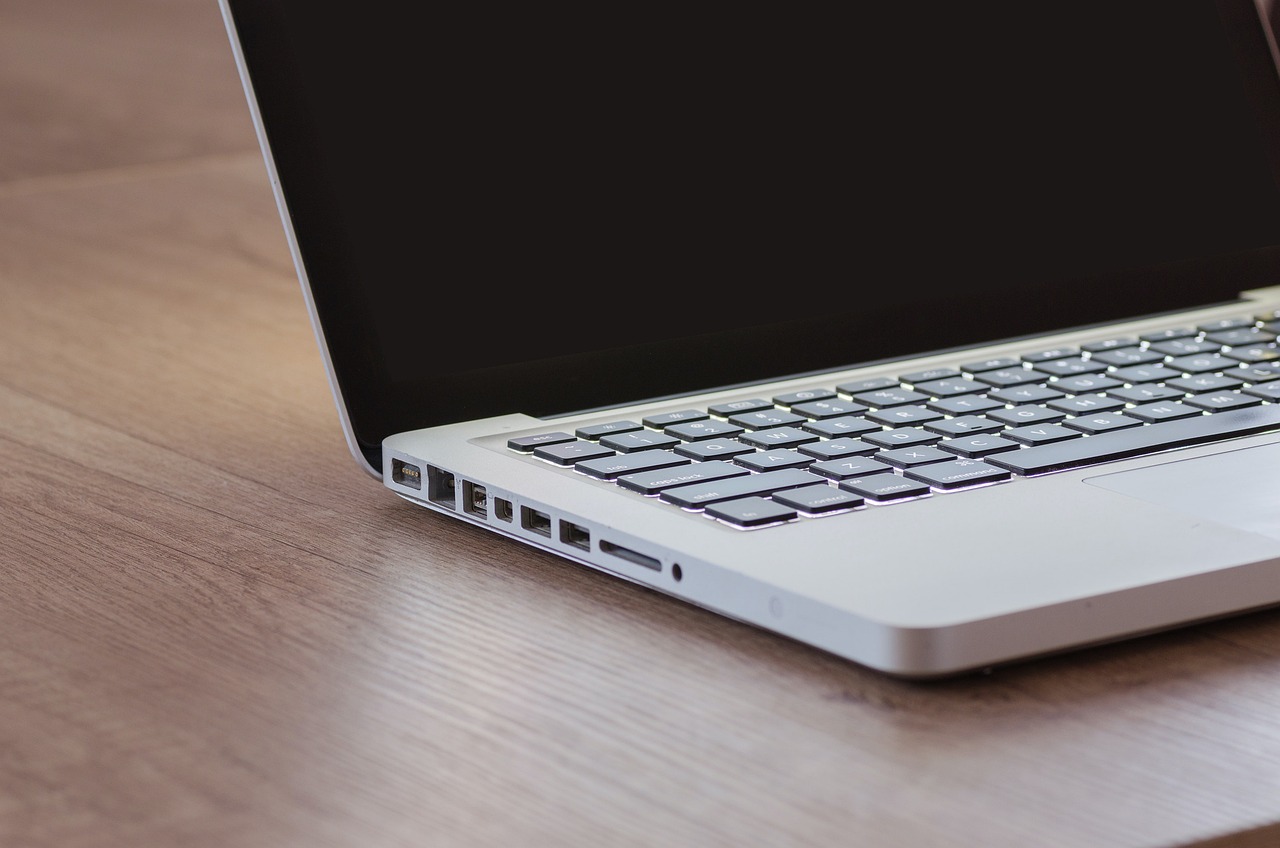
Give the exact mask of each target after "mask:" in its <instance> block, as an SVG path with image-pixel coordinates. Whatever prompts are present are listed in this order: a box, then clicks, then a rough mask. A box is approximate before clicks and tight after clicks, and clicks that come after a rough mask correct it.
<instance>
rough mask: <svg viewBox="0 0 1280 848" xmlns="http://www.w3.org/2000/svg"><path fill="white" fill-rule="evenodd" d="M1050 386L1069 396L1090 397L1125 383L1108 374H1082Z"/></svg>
mask: <svg viewBox="0 0 1280 848" xmlns="http://www.w3.org/2000/svg"><path fill="white" fill-rule="evenodd" d="M1049 385H1051V386H1053V387H1054V388H1055V389H1059V390H1061V391H1064V392H1066V393H1067V394H1069V395H1088V394H1095V393H1097V392H1105V391H1106V390H1107V389H1114V388H1116V387H1117V386H1123V385H1124V383H1123V382H1121V381H1120V380H1117V379H1115V378H1114V377H1108V376H1107V375H1106V374H1082V375H1081V376H1079V377H1063V378H1062V379H1061V380H1054V381H1053V382H1052V383H1050V384H1049Z"/></svg>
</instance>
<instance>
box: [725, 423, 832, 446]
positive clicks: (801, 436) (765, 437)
mask: <svg viewBox="0 0 1280 848" xmlns="http://www.w3.org/2000/svg"><path fill="white" fill-rule="evenodd" d="M738 441H740V442H743V443H745V444H748V445H754V446H755V447H758V448H765V449H769V448H794V447H797V446H799V445H804V444H808V443H809V442H816V441H818V434H817V433H811V432H809V431H807V430H800V429H797V428H795V427H771V428H770V429H768V430H756V431H755V432H754V433H743V434H742V435H741V436H739V437H738Z"/></svg>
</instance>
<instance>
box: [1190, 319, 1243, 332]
mask: <svg viewBox="0 0 1280 848" xmlns="http://www.w3.org/2000/svg"><path fill="white" fill-rule="evenodd" d="M1252 326H1253V319H1252V318H1219V319H1218V320H1216V321H1210V322H1208V323H1207V324H1201V325H1200V326H1199V327H1198V329H1199V330H1200V331H1201V332H1202V333H1217V332H1221V331H1223V330H1238V329H1240V328H1241V327H1252Z"/></svg>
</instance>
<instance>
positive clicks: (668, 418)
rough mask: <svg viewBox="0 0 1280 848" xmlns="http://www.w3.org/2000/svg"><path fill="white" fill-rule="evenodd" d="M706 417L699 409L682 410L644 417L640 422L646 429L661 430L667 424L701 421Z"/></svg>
mask: <svg viewBox="0 0 1280 848" xmlns="http://www.w3.org/2000/svg"><path fill="white" fill-rule="evenodd" d="M706 417H707V413H705V412H703V411H702V410H701V409H682V410H680V411H679V412H661V413H658V414H657V415H646V416H645V417H644V418H642V419H640V420H641V421H642V422H644V426H646V427H652V428H653V429H655V430H661V429H663V428H664V427H666V426H668V425H669V424H679V423H680V422H681V421H702V420H703V419H705V418H706Z"/></svg>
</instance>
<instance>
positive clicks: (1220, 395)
mask: <svg viewBox="0 0 1280 848" xmlns="http://www.w3.org/2000/svg"><path fill="white" fill-rule="evenodd" d="M1183 403H1185V404H1186V405H1187V406H1194V407H1197V408H1198V409H1206V410H1208V411H1209V412H1221V411H1222V410H1224V409H1244V408H1245V407H1246V406H1257V405H1258V404H1260V403H1262V398H1260V397H1257V396H1256V395H1244V394H1241V393H1240V392H1209V393H1207V394H1203V395H1194V396H1192V397H1189V398H1187V399H1186V400H1184V401H1183Z"/></svg>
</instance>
